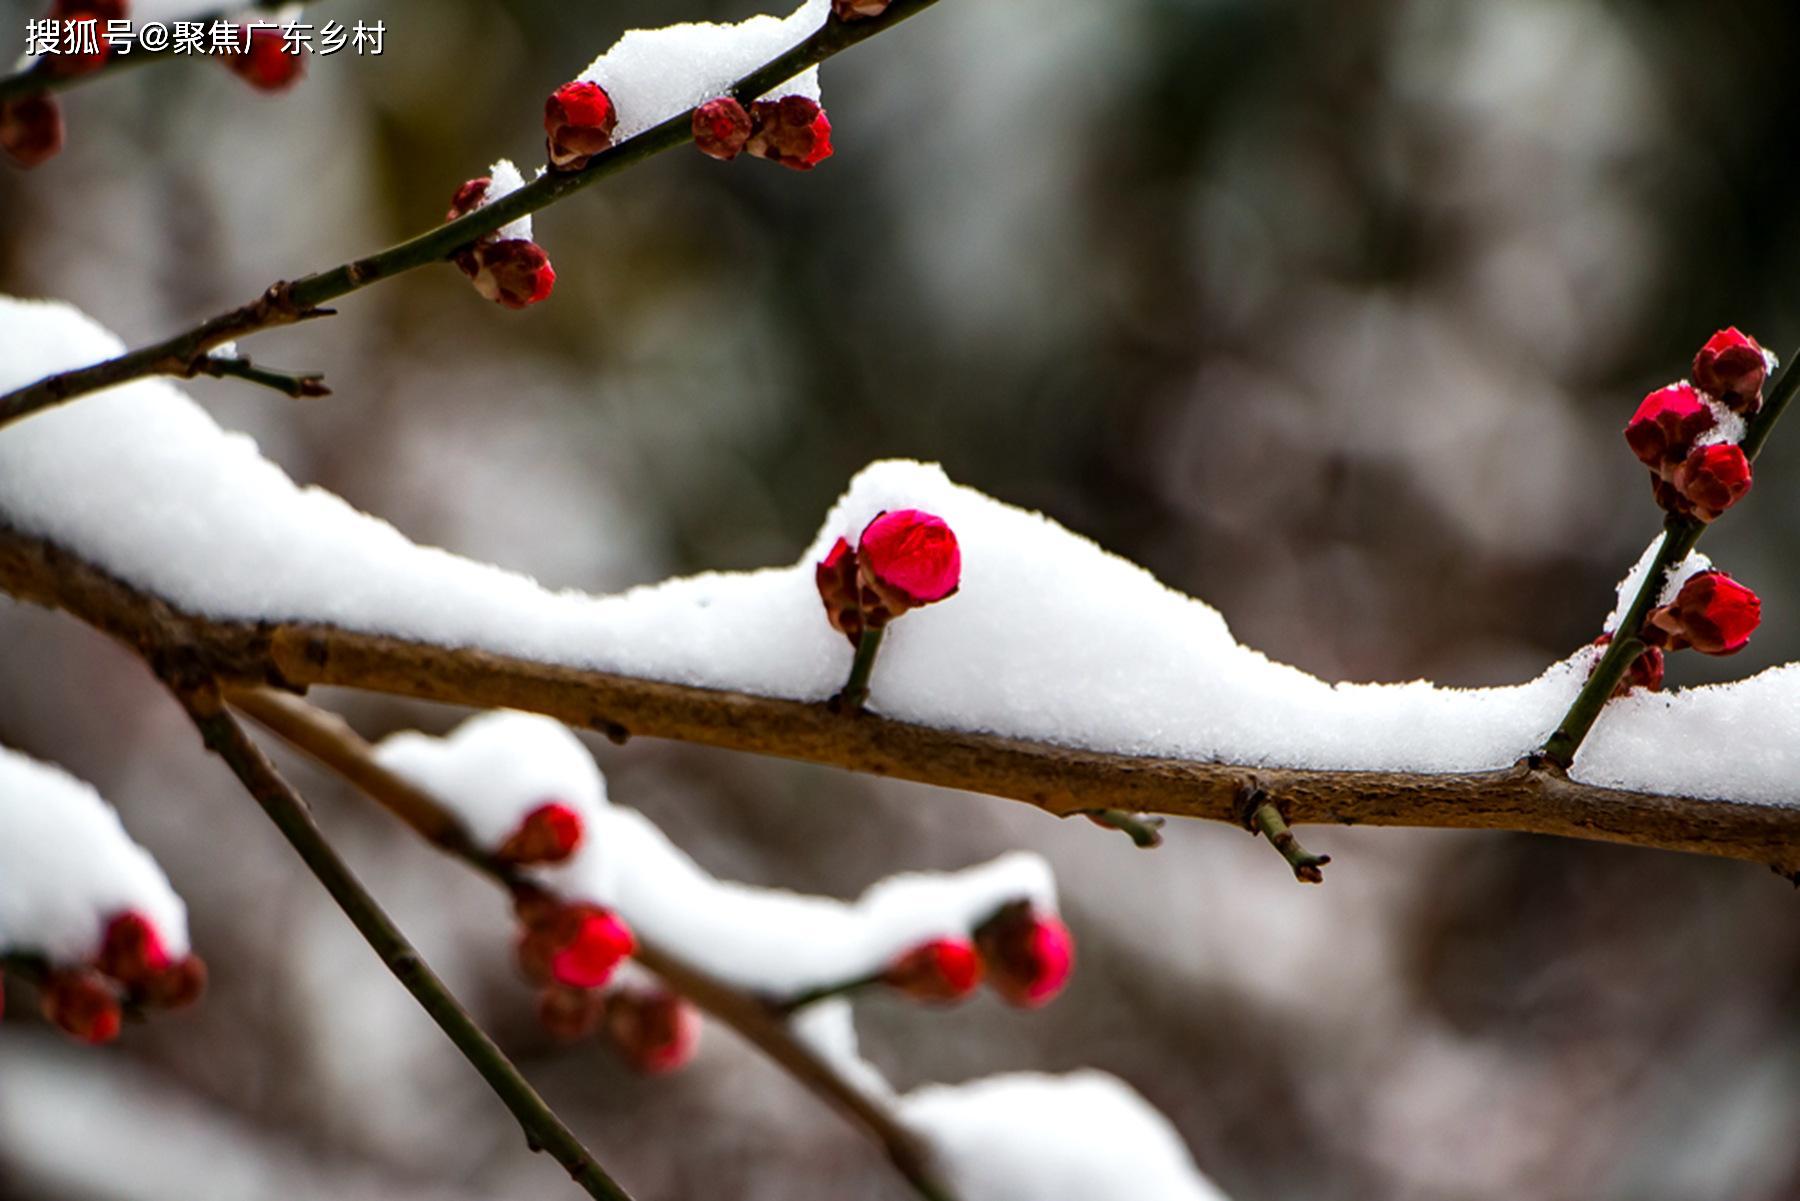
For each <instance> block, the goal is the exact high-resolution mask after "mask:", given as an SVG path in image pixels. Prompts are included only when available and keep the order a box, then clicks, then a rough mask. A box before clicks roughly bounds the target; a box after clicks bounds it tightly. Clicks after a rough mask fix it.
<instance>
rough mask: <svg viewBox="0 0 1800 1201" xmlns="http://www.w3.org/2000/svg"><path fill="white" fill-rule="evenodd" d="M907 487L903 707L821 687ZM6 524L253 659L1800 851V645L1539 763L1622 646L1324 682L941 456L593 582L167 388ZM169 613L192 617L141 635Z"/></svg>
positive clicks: (20, 547) (44, 348) (1363, 801)
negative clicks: (836, 597)
mask: <svg viewBox="0 0 1800 1201" xmlns="http://www.w3.org/2000/svg"><path fill="white" fill-rule="evenodd" d="M117 346H118V342H117V340H116V339H115V338H113V337H112V335H111V334H109V333H107V332H106V331H105V330H103V329H101V328H100V327H99V326H97V325H95V324H94V323H93V322H92V321H91V320H89V319H88V318H86V317H85V316H83V315H81V314H80V313H78V312H76V311H75V310H73V309H71V308H69V307H67V306H64V305H58V304H48V303H41V302H29V301H16V300H8V301H0V386H4V385H6V384H8V383H11V382H14V381H16V380H23V379H29V378H32V377H34V376H35V375H37V374H39V373H41V372H44V371H50V370H55V369H57V368H58V367H60V366H63V365H66V364H68V363H72V362H81V361H85V360H87V359H90V358H92V357H94V356H95V355H105V354H107V353H110V352H111V351H112V350H114V349H116V348H117ZM909 508H920V509H928V510H929V511H930V512H932V513H934V514H936V515H938V516H939V517H941V518H943V519H944V521H946V522H947V523H948V524H949V525H950V526H951V527H952V528H953V529H954V530H955V531H956V536H957V538H958V539H959V541H960V545H961V554H962V576H961V589H960V591H959V592H958V593H957V594H956V595H955V596H954V597H952V598H951V599H949V600H947V601H944V602H943V603H939V604H934V605H931V606H930V607H928V608H925V609H921V610H919V611H917V612H915V613H912V614H910V615H908V616H907V617H906V618H905V619H904V620H902V621H899V622H897V623H895V625H894V626H893V627H892V629H891V630H890V631H889V633H888V635H887V645H886V649H885V650H884V651H883V656H882V659H881V662H880V664H879V666H878V668H877V669H876V670H875V672H874V675H873V679H872V681H871V690H870V694H869V702H868V704H869V708H870V710H872V712H873V714H876V715H879V719H877V718H875V717H871V716H863V717H857V718H853V719H847V718H843V717H839V716H836V715H833V714H830V713H827V712H825V711H824V706H823V705H821V704H820V702H823V701H825V700H826V699H827V698H829V697H831V696H832V695H833V694H834V692H835V691H836V689H837V688H838V687H839V686H840V685H841V683H842V681H843V680H844V678H845V676H846V673H847V671H848V669H849V667H850V664H851V661H852V659H853V657H854V654H855V652H854V651H853V649H852V648H851V647H850V646H849V645H847V644H846V641H845V639H844V638H843V636H842V635H841V634H840V633H839V632H838V631H836V630H834V629H833V628H832V625H831V624H830V622H829V621H828V620H827V619H826V615H825V614H824V613H823V612H822V611H821V607H820V602H819V595H818V584H817V581H816V579H815V576H816V570H815V568H816V565H817V564H818V563H819V562H820V561H821V560H823V559H824V558H825V557H826V555H827V552H829V551H830V550H831V549H832V547H833V545H834V544H835V543H836V541H837V540H838V539H840V538H845V539H853V538H856V537H857V536H858V535H859V534H860V533H861V532H862V531H863V530H864V529H865V527H867V526H868V525H869V523H870V521H871V519H873V518H874V517H875V516H876V515H877V514H878V513H880V512H882V511H884V510H895V509H909ZM0 522H3V523H4V525H5V526H6V527H8V529H9V531H10V532H9V534H8V535H7V537H8V539H9V541H10V542H11V543H12V550H11V552H10V553H9V554H8V555H6V556H4V557H0V561H3V562H4V563H5V564H7V567H6V568H4V569H0V572H3V573H4V574H6V575H8V576H9V577H10V579H9V581H8V582H7V587H8V588H9V589H10V590H12V591H13V592H14V593H15V594H16V595H26V596H31V597H34V598H35V599H40V600H44V601H46V602H47V603H60V604H63V605H65V607H70V608H74V609H75V610H76V611H77V612H79V613H81V615H83V616H85V617H86V618H87V619H88V620H90V621H93V622H96V623H97V624H101V625H102V626H103V627H105V628H109V629H114V630H115V632H119V633H122V634H125V635H126V636H128V637H131V638H133V639H137V640H139V641H140V642H141V641H142V640H143V639H147V638H148V639H154V638H157V637H162V636H171V637H179V638H180V639H181V640H182V641H183V642H184V644H185V645H186V647H187V648H188V650H189V651H191V652H192V653H195V654H198V655H200V656H201V657H202V658H203V659H205V661H206V669H207V670H208V671H213V672H217V673H219V674H220V675H221V677H222V678H223V679H225V680H226V681H227V682H230V681H238V682H245V683H260V682H263V681H265V680H270V679H276V680H281V681H285V682H286V683H288V684H290V685H292V686H295V687H304V686H306V685H308V684H312V683H326V682H330V683H339V684H346V685H350V686H358V687H367V688H375V689H380V690H385V691H395V692H402V693H406V694H409V695H417V696H427V697H432V698H436V699H444V700H455V701H461V702H465V703H472V704H477V705H481V706H484V707H515V708H522V709H531V710H535V711H539V712H545V713H549V714H550V715H552V716H556V717H559V718H561V719H564V720H567V721H570V722H572V723H574V724H580V725H588V726H593V727H594V728H598V729H603V730H609V731H611V732H614V733H616V734H621V735H622V734H625V733H629V732H638V733H646V734H653V735H660V736H668V737H680V738H688V739H693V740H697V741H704V742H710V743H713V744H716V745H725V746H735V747H739V748H741V749H749V750H757V751H760V752H764V753H772V754H779V755H786V756H789V757H794V758H802V759H809V760H813V761H817V762H824V763H832V764H836V765H839V766H845V767H852V768H857V769H861V770H875V771H881V772H885V773H888V774H894V775H899V776H902V777H905V778H910V779H920V780H929V781H931V782H934V783H941V784H947V785H950V786H960V787H965V788H970V789H974V790H978V791H989V792H995V793H997V794H999V795H1005V796H1012V797H1016V798H1018V799H1022V800H1027V801H1030V802H1032V803H1035V804H1039V805H1042V806H1043V807H1045V808H1048V809H1050V810H1052V811H1053V812H1058V813H1072V812H1078V811H1085V810H1090V809H1096V808H1102V807H1116V808H1120V809H1125V810H1128V811H1140V810H1142V811H1156V812H1167V813H1177V814H1190V815H1197V816H1208V817H1216V818H1222V819H1226V820H1233V821H1236V820H1239V818H1238V815H1237V812H1236V810H1237V805H1238V801H1239V799H1240V798H1241V794H1242V792H1243V790H1244V789H1245V788H1246V787H1254V786H1256V785H1260V786H1261V787H1262V788H1263V789H1264V790H1265V791H1266V792H1268V793H1269V794H1270V795H1271V796H1272V797H1273V798H1274V799H1276V800H1277V801H1280V802H1282V803H1283V804H1285V805H1287V806H1288V809H1289V812H1288V813H1287V818H1288V820H1289V821H1293V822H1309V821H1339V820H1344V821H1369V822H1377V823H1381V824H1427V825H1464V826H1482V827H1499V828H1509V829H1526V830H1538V831H1542V832H1548V833H1557V834H1565V835H1573V836H1577V837H1601V838H1613V839H1618V840H1622V841H1628V842H1637V843H1642V844H1645V845H1656V846H1670V847H1676V848H1679V849H1686V850H1702V851H1709V852H1713V853H1721V854H1730V855H1736V856H1739V857H1743V858H1751V859H1760V860H1762V861H1763V862H1767V863H1773V864H1776V865H1778V866H1780V867H1782V868H1783V870H1786V871H1790V872H1791V871H1794V870H1797V869H1800V851H1796V845H1797V841H1796V838H1795V831H1796V829H1800V809H1797V808H1795V807H1793V806H1791V805H1790V803H1789V802H1790V798H1791V785H1790V782H1791V780H1792V779H1794V778H1795V777H1796V775H1800V743H1795V742H1794V741H1793V740H1792V739H1790V738H1787V737H1785V734H1784V731H1785V730H1787V729H1788V728H1790V726H1791V723H1792V720H1793V719H1794V717H1796V716H1800V666H1796V665H1786V666H1783V667H1779V668H1775V669H1772V670H1770V671H1766V672H1763V673H1761V674H1760V675H1757V676H1755V677H1753V678H1751V679H1749V680H1745V681H1741V682H1738V683H1735V684H1729V685H1717V686H1709V687H1703V688H1693V689H1687V690H1684V691H1681V692H1677V693H1644V692H1640V693H1637V694H1634V695H1631V696H1627V697H1624V698H1622V699H1619V700H1616V701H1614V702H1612V703H1611V704H1609V705H1607V706H1606V708H1605V710H1604V713H1603V714H1602V716H1601V718H1600V720H1599V722H1598V724H1597V726H1596V727H1595V729H1594V732H1593V734H1592V736H1591V737H1590V738H1589V739H1588V740H1587V741H1586V742H1585V743H1584V744H1583V745H1582V747H1581V752H1580V755H1579V757H1577V759H1576V760H1575V763H1574V767H1573V770H1572V772H1571V777H1572V779H1563V778H1562V777H1561V776H1560V775H1558V774H1557V773H1554V772H1542V771H1532V770H1527V769H1525V768H1522V767H1515V766H1514V765H1515V764H1516V763H1517V762H1518V761H1519V760H1520V759H1521V757H1523V756H1525V755H1526V754H1528V753H1529V752H1531V751H1532V750H1533V749H1534V748H1536V747H1537V746H1538V745H1540V744H1541V742H1542V740H1543V738H1544V736H1545V734H1546V733H1548V732H1549V731H1550V730H1551V729H1553V728H1554V727H1555V725H1556V723H1557V720H1558V717H1559V716H1560V715H1561V714H1562V713H1563V712H1564V711H1565V710H1566V709H1567V708H1568V706H1569V704H1570V702H1571V700H1572V699H1573V698H1574V697H1575V696H1576V694H1577V693H1578V692H1579V691H1580V689H1581V686H1582V681H1583V679H1584V678H1585V676H1586V675H1587V673H1588V671H1589V670H1590V669H1591V667H1592V665H1593V663H1594V662H1595V660H1596V658H1597V657H1598V655H1599V650H1598V649H1597V648H1591V647H1590V648H1583V649H1582V650H1580V651H1578V652H1576V653H1575V654H1574V655H1572V656H1571V657H1570V658H1568V659H1566V660H1563V661H1562V662H1559V663H1556V664H1554V665H1552V666H1551V667H1549V668H1548V669H1547V670H1546V671H1545V672H1544V673H1543V674H1542V675H1540V676H1539V677H1538V678H1537V679H1535V680H1531V681H1528V682H1525V683H1522V684H1517V685H1511V686H1504V687H1495V688H1481V689H1452V688H1442V687H1438V686H1436V685H1433V684H1430V683H1427V682H1423V681H1420V682H1415V683H1410V684H1396V685H1372V684H1334V683H1329V682H1326V681H1323V680H1319V679H1317V678H1316V677H1313V676H1310V675H1308V674H1306V673H1304V672H1302V671H1299V670H1298V669H1296V668H1293V667H1289V666H1285V665H1282V664H1278V663H1275V662H1272V661H1270V660H1269V659H1267V658H1266V657H1264V656H1263V655H1261V654H1260V653H1258V652H1256V651H1254V650H1252V649H1250V648H1248V647H1245V646H1242V645H1240V644H1239V643H1238V642H1237V641H1236V640H1235V639H1234V638H1233V637H1232V635H1231V632H1230V630H1229V628H1228V627H1227V625H1226V623H1225V621H1224V619H1223V618H1222V617H1221V616H1220V614H1219V613H1218V612H1217V611H1216V610H1214V609H1212V608H1211V607H1210V606H1208V605H1206V604H1205V603H1204V602H1201V601H1199V600H1195V599H1193V598H1191V597H1187V596H1183V595H1181V594H1179V593H1177V592H1175V591H1173V590H1171V589H1169V588H1167V587H1165V586H1164V585H1162V584H1160V583H1159V582H1157V581H1156V580H1155V579H1154V578H1153V577H1152V576H1150V575H1149V573H1147V572H1145V571H1144V570H1143V569H1142V568H1139V567H1137V566H1135V565H1133V564H1131V563H1128V562H1126V561H1125V560H1123V559H1120V558H1118V557H1116V556H1114V555H1111V554H1108V553H1107V552H1105V551H1104V550H1102V549H1101V548H1100V547H1098V546H1096V545H1095V544H1094V543H1092V542H1090V541H1088V540H1087V539H1085V538H1082V537H1080V536H1078V535H1076V534H1073V533H1071V532H1069V531H1067V530H1065V529H1063V528H1062V527H1061V526H1059V525H1057V524H1056V523H1054V522H1052V521H1050V520H1049V519H1047V518H1045V517H1043V516H1041V515H1038V514H1034V513H1029V512H1026V511H1023V510H1020V509H1016V508H1013V507H1012V506H1009V505H1006V504H1003V503H1001V502H999V501H995V500H992V499H990V498H988V497H986V496H983V495H981V494H980V493H978V492H975V491H973V490H972V489H968V488H964V487H959V486H957V485H955V484H953V483H951V482H950V481H949V480H948V479H946V478H945V477H944V475H943V473H942V472H941V471H940V470H938V469H937V468H935V467H929V466H924V465H921V464H916V463H880V464H876V465H875V466H873V467H871V468H869V469H868V470H866V471H864V472H863V473H862V474H861V475H859V476H858V477H857V478H856V479H855V480H853V481H852V483H851V485H850V488H849V491H848V492H847V493H846V494H845V496H844V497H843V498H842V499H840V500H839V502H838V503H837V505H836V506H834V507H833V509H832V510H831V512H830V513H829V514H828V515H827V517H826V519H825V523H824V525H823V527H822V529H821V530H820V532H819V535H818V536H817V538H816V539H815V540H814V543H813V544H812V546H811V547H809V548H808V549H807V550H806V551H805V552H804V553H803V554H802V555H801V556H800V558H799V561H798V562H797V563H795V564H794V565H792V566H789V567H785V568H772V569H767V570H763V571H755V572H748V573H733V574H721V573H710V574H705V575H700V576H696V577H692V578H688V579H680V580H673V581H670V582H668V583H665V584H661V585H657V586H655V587H647V588H640V589H636V590H633V591H631V592H627V593H625V594H622V595H618V596H611V597H598V598H597V597H591V596H586V595H582V594H579V593H574V592H554V591H551V590H548V589H546V588H544V587H542V586H540V585H539V584H537V583H536V582H535V581H532V580H530V579H528V578H526V577H524V576H521V575H517V574H514V573H510V572H505V571H501V570H499V569H497V568H494V567H490V566H486V565H483V564H479V563H474V562H471V561H469V560H465V559H461V558H459V557H457V556H454V555H451V554H448V553H446V552H444V551H441V550H436V549H432V548H426V547H421V546H418V545H415V544H413V543H412V542H410V541H408V540H407V539H406V538H405V537H404V535H402V534H401V533H400V532H399V531H397V530H395V529H394V528H393V527H392V526H390V525H388V524H387V523H385V522H383V521H381V520H379V519H377V518H374V517H370V516H367V515H365V514H362V513H358V512H357V511H355V510H354V509H352V508H351V507H350V506H349V505H347V504H345V503H344V502H343V501H342V500H340V499H339V498H337V497H335V496H333V495H331V494H330V493H327V492H323V491H321V490H319V489H316V488H301V487H299V486H297V485H295V484H294V483H293V482H292V481H291V480H290V479H288V478H287V476H286V475H284V474H283V473H282V472H281V470H280V469H279V468H277V467H276V466H274V465H273V464H272V463H270V462H268V461H267V460H266V459H264V458H263V457H262V456H261V455H260V454H258V452H257V451H256V448H255V446H254V444H253V443H252V442H250V440H249V439H247V438H245V437H243V436H242V435H238V434H230V433H226V432H224V431H222V430H221V429H219V427H218V426H217V425H216V424H215V423H214V422H213V421H212V419H211V418H210V417H208V416H207V415H206V414H205V413H204V412H203V411H202V410H201V409H200V408H199V407H198V406H197V405H195V404H194V403H193V402H192V401H190V400H189V399H188V398H187V397H186V396H185V395H183V394H182V393H181V391H180V390H179V389H178V388H176V387H175V386H173V385H171V384H169V383H167V382H164V381H160V380H146V381H137V382H134V383H131V384H129V385H128V386H125V387H121V388H119V389H117V390H114V391H113V392H111V393H109V394H107V395H105V396H100V397H96V398H94V399H92V400H90V401H88V402H86V403H84V404H83V405H80V406H75V407H70V408H66V409H63V410H60V411H57V412H54V413H49V414H45V415H43V416H42V417H41V418H39V419H35V420H33V421H31V422H28V423H25V424H23V425H19V426H15V427H10V428H8V429H6V430H5V431H3V432H0ZM33 548H36V549H33ZM52 552H54V553H53V554H52ZM47 555H50V556H51V557H53V558H54V559H55V562H50V561H48V560H47V559H46V556H47ZM70 557H72V558H73V559H74V560H75V561H78V562H79V563H82V564H86V565H87V566H89V567H91V568H93V569H94V573H95V576H94V578H93V579H90V580H89V584H90V585H92V586H90V587H86V588H85V590H83V591H82V593H81V596H80V597H74V596H71V595H69V590H70V587H72V584H71V582H70V581H67V580H63V581H61V583H59V582H58V580H57V579H56V577H57V576H58V574H59V573H63V574H66V573H67V572H68V571H70V570H74V569H75V568H74V566H73V565H72V564H71V563H70V561H69V560H70ZM102 578H104V580H106V581H107V582H106V584H104V585H103V584H101V583H99V580H100V579H102ZM109 587H110V588H111V589H112V590H113V594H112V595H111V596H109V597H106V598H102V597H101V596H100V595H99V592H96V591H95V589H96V588H98V589H100V591H105V590H106V589H107V588H109ZM133 594H136V595H137V596H138V597H139V598H140V601H141V598H142V597H155V598H158V599H159V600H160V601H162V602H164V603H165V604H166V605H167V606H168V607H169V609H171V610H172V611H173V612H172V613H164V614H162V615H161V616H160V617H159V616H158V615H155V614H152V613H150V612H149V611H147V610H145V609H144V607H143V605H142V604H141V603H140V602H139V601H133V600H132V595H133ZM163 617H170V618H174V617H179V619H180V620H179V621H178V623H177V624H179V625H180V626H181V627H182V630H181V632H180V633H179V634H176V633H175V632H174V631H173V630H164V631H163V632H162V633H161V634H157V633H152V632H149V631H148V630H147V629H146V627H147V625H150V624H154V621H156V620H161V619H162V618H163ZM122 626H123V627H131V628H130V629H129V630H127V629H123V628H121V627H122ZM270 627H273V628H270ZM881 719H885V720H881ZM1663 798H1670V799H1667V800H1665V799H1663ZM1683 798H1709V799H1710V800H1694V799H1686V800H1684V799H1683Z"/></svg>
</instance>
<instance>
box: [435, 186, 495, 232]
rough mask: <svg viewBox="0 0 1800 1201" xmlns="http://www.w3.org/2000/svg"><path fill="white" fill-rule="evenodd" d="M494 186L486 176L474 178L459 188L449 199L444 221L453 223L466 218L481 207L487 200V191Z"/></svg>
mask: <svg viewBox="0 0 1800 1201" xmlns="http://www.w3.org/2000/svg"><path fill="white" fill-rule="evenodd" d="M493 186H494V181H493V180H492V179H490V178H489V177H488V176H486V175H479V176H476V177H475V178H474V179H471V180H469V181H468V182H467V183H465V184H463V185H462V186H461V187H460V188H457V189H456V195H454V196H452V197H451V198H450V211H449V212H447V213H445V214H444V220H445V221H454V220H456V219H457V218H458V217H466V216H468V215H469V214H470V213H472V212H474V211H475V210H476V209H478V208H480V207H481V202H482V201H483V200H485V199H486V198H487V191H488V189H489V188H491V187H493Z"/></svg>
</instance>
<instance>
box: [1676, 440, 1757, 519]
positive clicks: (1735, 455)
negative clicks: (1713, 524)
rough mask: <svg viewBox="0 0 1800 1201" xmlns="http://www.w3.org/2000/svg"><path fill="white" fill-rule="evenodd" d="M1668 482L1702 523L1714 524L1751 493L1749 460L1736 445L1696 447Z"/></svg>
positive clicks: (1721, 444)
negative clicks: (1722, 514)
mask: <svg viewBox="0 0 1800 1201" xmlns="http://www.w3.org/2000/svg"><path fill="white" fill-rule="evenodd" d="M1669 483H1670V484H1671V485H1672V486H1673V487H1674V489H1675V490H1676V491H1677V492H1679V493H1680V494H1681V497H1682V499H1683V500H1685V501H1686V502H1687V508H1688V511H1689V512H1690V513H1692V515H1693V516H1695V517H1697V518H1699V519H1700V520H1701V521H1714V520H1716V519H1717V518H1718V517H1719V515H1720V514H1721V513H1723V512H1725V510H1726V509H1729V508H1730V507H1731V506H1732V505H1735V504H1737V502H1738V501H1739V500H1741V499H1743V496H1744V493H1746V492H1748V491H1750V460H1749V458H1748V457H1747V456H1746V455H1745V454H1744V452H1743V451H1742V450H1741V449H1739V448H1738V447H1737V446H1736V445H1734V444H1732V443H1729V442H1715V443H1713V444H1712V445H1711V446H1701V447H1697V448H1695V450H1694V452H1693V453H1692V454H1690V455H1689V456H1688V457H1687V458H1685V459H1683V460H1682V461H1681V463H1680V465H1679V466H1677V467H1676V468H1675V470H1674V472H1673V474H1671V475H1670V477H1669Z"/></svg>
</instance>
